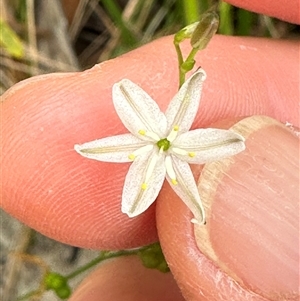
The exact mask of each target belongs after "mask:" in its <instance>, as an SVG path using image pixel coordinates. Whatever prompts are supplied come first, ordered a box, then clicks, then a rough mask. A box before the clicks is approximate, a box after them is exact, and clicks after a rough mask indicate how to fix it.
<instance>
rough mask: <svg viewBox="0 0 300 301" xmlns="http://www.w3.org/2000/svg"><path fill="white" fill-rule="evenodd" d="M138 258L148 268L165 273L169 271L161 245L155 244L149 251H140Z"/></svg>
mask: <svg viewBox="0 0 300 301" xmlns="http://www.w3.org/2000/svg"><path fill="white" fill-rule="evenodd" d="M138 256H139V257H140V258H141V260H142V263H143V265H144V266H145V267H146V268H149V269H158V270H159V271H161V272H163V273H166V272H167V271H168V264H167V262H166V260H165V257H164V254H163V252H162V250H161V247H160V244H159V243H155V244H153V245H150V246H149V247H148V248H147V249H144V250H141V251H139V252H138Z"/></svg>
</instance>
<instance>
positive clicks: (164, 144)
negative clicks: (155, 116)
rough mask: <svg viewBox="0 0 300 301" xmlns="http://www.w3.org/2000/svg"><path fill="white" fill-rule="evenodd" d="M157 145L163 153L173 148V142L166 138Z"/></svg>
mask: <svg viewBox="0 0 300 301" xmlns="http://www.w3.org/2000/svg"><path fill="white" fill-rule="evenodd" d="M156 145H157V146H158V148H159V149H162V150H163V151H167V150H168V149H169V148H170V146H171V142H170V141H169V140H168V139H167V138H164V139H160V140H159V141H157V142H156Z"/></svg>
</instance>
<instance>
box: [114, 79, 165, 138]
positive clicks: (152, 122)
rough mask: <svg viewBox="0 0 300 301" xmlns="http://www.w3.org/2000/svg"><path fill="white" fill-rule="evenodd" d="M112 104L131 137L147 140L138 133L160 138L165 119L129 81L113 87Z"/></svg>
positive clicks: (148, 98)
mask: <svg viewBox="0 0 300 301" xmlns="http://www.w3.org/2000/svg"><path fill="white" fill-rule="evenodd" d="M113 102H114V106H115V109H116V111H117V113H118V115H119V117H120V119H121V120H122V122H123V123H124V125H125V126H126V128H127V129H128V130H129V131H130V132H131V133H132V134H133V135H135V136H137V137H139V138H141V139H148V140H149V138H147V136H141V135H139V134H138V132H139V131H140V130H142V131H146V132H153V133H156V134H157V135H158V136H160V137H162V135H163V134H164V133H165V131H166V128H167V121H166V117H165V116H164V114H163V113H162V112H161V111H160V109H159V107H158V105H157V103H156V102H155V101H154V100H153V99H152V98H151V97H150V96H149V95H148V94H147V93H146V92H145V91H144V90H143V89H141V88H140V87H139V86H138V85H136V84H134V83H133V82H131V81H130V80H128V79H123V80H122V81H120V82H119V83H116V84H115V85H114V86H113Z"/></svg>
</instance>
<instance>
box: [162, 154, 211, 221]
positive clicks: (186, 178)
mask: <svg viewBox="0 0 300 301" xmlns="http://www.w3.org/2000/svg"><path fill="white" fill-rule="evenodd" d="M171 159H172V164H173V169H174V172H175V175H176V182H177V184H174V181H172V179H170V177H169V175H167V177H166V178H167V180H168V182H169V184H170V185H171V187H172V188H173V190H174V191H175V192H176V194H177V195H178V196H179V197H180V198H181V199H182V200H183V202H184V203H185V204H186V205H187V206H188V208H189V209H190V210H191V211H192V213H193V214H194V218H193V219H192V222H194V223H197V224H204V223H205V211H204V207H203V204H202V202H201V199H200V195H199V192H198V188H197V185H196V182H195V179H194V176H193V173H192V171H191V168H190V166H189V164H188V163H186V162H183V161H181V160H180V159H178V158H176V157H174V156H173V155H171Z"/></svg>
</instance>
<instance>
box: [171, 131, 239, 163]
mask: <svg viewBox="0 0 300 301" xmlns="http://www.w3.org/2000/svg"><path fill="white" fill-rule="evenodd" d="M244 141H245V139H244V138H243V137H242V136H241V135H239V134H236V133H234V132H233V131H230V130H220V129H212V128H209V129H197V130H193V131H189V132H187V133H183V134H181V135H180V136H179V137H177V138H176V140H175V141H174V142H173V143H172V148H171V149H170V151H171V152H172V153H173V154H174V155H176V156H177V157H178V158H180V159H181V160H183V161H186V162H189V163H194V164H204V163H206V162H211V161H218V160H220V159H222V158H225V157H229V156H233V155H236V154H238V153H239V152H241V151H243V150H244V149H245V143H244ZM184 153H185V154H184Z"/></svg>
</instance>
